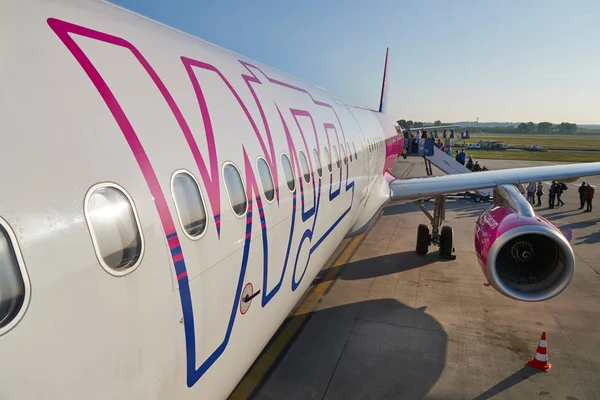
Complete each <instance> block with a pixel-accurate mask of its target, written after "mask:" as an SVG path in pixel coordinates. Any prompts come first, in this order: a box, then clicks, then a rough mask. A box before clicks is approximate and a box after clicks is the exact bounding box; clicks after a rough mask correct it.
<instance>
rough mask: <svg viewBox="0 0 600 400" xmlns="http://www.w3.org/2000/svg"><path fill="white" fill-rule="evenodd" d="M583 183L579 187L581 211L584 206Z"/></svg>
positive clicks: (584, 187)
mask: <svg viewBox="0 0 600 400" xmlns="http://www.w3.org/2000/svg"><path fill="white" fill-rule="evenodd" d="M585 189H586V186H585V182H581V186H579V189H578V191H579V209H580V210H583V206H584V205H585Z"/></svg>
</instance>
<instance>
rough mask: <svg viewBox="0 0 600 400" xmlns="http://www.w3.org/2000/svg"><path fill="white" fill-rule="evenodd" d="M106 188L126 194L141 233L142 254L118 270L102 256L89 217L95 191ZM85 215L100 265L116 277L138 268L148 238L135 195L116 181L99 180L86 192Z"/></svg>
mask: <svg viewBox="0 0 600 400" xmlns="http://www.w3.org/2000/svg"><path fill="white" fill-rule="evenodd" d="M105 188H112V189H117V190H118V191H120V192H121V193H122V194H124V195H125V197H126V198H127V200H128V201H129V205H130V206H131V210H132V211H133V216H134V219H135V224H136V227H137V229H138V232H139V234H140V256H139V257H138V259H137V261H136V262H135V263H134V264H133V265H132V266H131V267H128V268H125V269H123V270H116V269H114V268H112V267H111V266H109V265H108V264H106V263H105V262H104V257H102V254H101V253H100V248H99V247H98V240H97V239H96V235H95V233H94V230H93V229H92V226H93V225H92V223H91V220H90V218H89V210H88V207H89V202H90V198H91V197H92V194H94V192H95V191H96V190H98V189H105ZM83 215H84V218H85V222H86V224H87V228H88V231H89V233H90V237H91V239H92V245H93V246H94V253H95V254H96V258H97V259H98V262H99V263H100V266H101V267H102V269H104V270H105V271H106V272H108V273H109V274H110V275H112V276H116V277H121V276H125V275H129V274H131V273H132V272H134V271H135V270H136V269H138V267H139V266H140V264H141V263H142V260H143V259H144V255H145V253H146V239H145V238H144V231H143V230H142V224H141V222H140V216H139V214H138V211H137V207H136V206H135V202H134V201H133V197H131V195H130V194H129V193H128V192H127V190H125V188H124V187H123V186H121V185H119V184H117V183H115V182H99V183H96V184H95V185H93V186H92V187H90V188H89V189H88V190H87V192H86V194H85V199H84V203H83Z"/></svg>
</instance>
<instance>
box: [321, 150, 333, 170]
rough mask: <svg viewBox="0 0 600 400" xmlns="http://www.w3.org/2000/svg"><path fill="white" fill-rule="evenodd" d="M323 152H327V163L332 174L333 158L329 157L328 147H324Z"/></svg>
mask: <svg viewBox="0 0 600 400" xmlns="http://www.w3.org/2000/svg"><path fill="white" fill-rule="evenodd" d="M323 150H325V162H326V163H327V169H328V170H329V173H331V171H332V168H331V156H330V155H329V150H327V147H323Z"/></svg>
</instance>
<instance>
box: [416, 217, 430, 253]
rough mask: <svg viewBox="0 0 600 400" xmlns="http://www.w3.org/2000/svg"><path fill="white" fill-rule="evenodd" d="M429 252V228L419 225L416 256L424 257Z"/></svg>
mask: <svg viewBox="0 0 600 400" xmlns="http://www.w3.org/2000/svg"><path fill="white" fill-rule="evenodd" d="M428 250H429V227H428V226H427V225H425V224H420V225H419V227H418V228H417V254H419V255H425V254H427V251H428Z"/></svg>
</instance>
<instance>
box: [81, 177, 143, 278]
mask: <svg viewBox="0 0 600 400" xmlns="http://www.w3.org/2000/svg"><path fill="white" fill-rule="evenodd" d="M86 197H87V198H86V202H85V215H86V218H87V223H88V226H89V229H90V233H91V236H92V242H93V244H94V248H95V250H96V255H97V257H98V260H99V261H100V264H101V265H102V267H103V268H104V269H105V270H106V271H107V272H108V273H110V274H112V275H117V276H120V275H125V274H127V273H129V272H131V271H133V270H134V269H135V268H136V267H137V266H138V265H139V262H140V260H141V257H142V253H143V251H144V240H143V237H142V229H141V227H140V223H139V220H138V217H137V213H136V211H135V208H134V206H133V201H132V200H131V198H130V197H129V195H128V194H126V193H125V190H123V189H121V188H119V187H117V186H115V185H113V184H100V185H96V186H94V187H92V188H91V189H90V191H89V192H88V195H87V196H86Z"/></svg>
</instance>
